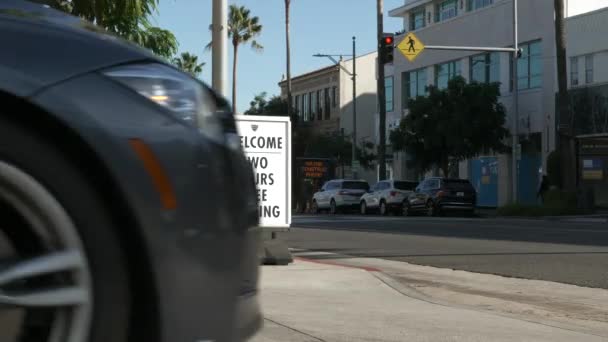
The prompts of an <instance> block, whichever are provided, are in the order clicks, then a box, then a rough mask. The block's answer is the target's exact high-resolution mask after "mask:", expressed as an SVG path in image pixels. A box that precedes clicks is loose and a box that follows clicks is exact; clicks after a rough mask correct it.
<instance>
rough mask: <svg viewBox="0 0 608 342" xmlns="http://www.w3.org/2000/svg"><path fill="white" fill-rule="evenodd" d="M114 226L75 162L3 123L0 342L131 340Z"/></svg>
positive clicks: (126, 288) (122, 267) (0, 125)
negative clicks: (129, 338) (0, 311)
mask: <svg viewBox="0 0 608 342" xmlns="http://www.w3.org/2000/svg"><path fill="white" fill-rule="evenodd" d="M114 225H115V222H113V220H112V219H111V216H110V215H109V214H108V210H107V209H106V207H105V206H104V205H103V203H102V202H101V200H100V199H99V198H98V196H97V193H96V191H95V190H94V189H93V187H91V186H90V183H89V182H87V180H86V179H85V178H84V177H83V176H82V174H81V173H80V172H79V171H78V169H77V168H76V167H75V165H74V164H72V163H71V162H70V161H68V160H67V159H66V158H64V157H63V155H62V154H61V152H59V150H58V149H56V148H52V147H50V144H49V143H48V141H46V140H44V139H42V138H40V137H39V136H38V135H36V134H32V133H30V132H29V131H28V130H27V129H25V128H23V127H21V126H20V125H17V124H13V123H11V122H8V121H6V120H1V119H0V308H1V309H0V310H2V311H3V314H2V315H0V326H2V329H1V330H0V340H2V341H7V342H17V341H18V342H33V341H40V342H45V341H49V342H54V341H61V342H82V341H88V342H102V341H103V342H105V341H117V342H125V341H127V340H128V332H129V318H130V310H131V308H130V292H129V281H128V273H127V267H126V260H127V259H126V258H125V256H124V253H123V250H122V248H121V245H120V243H119V239H118V238H117V235H116V233H115V231H114Z"/></svg>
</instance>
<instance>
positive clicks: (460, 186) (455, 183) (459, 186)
mask: <svg viewBox="0 0 608 342" xmlns="http://www.w3.org/2000/svg"><path fill="white" fill-rule="evenodd" d="M443 186H444V188H446V189H448V190H452V191H473V190H474V189H473V186H472V185H471V183H470V182H469V181H468V180H462V179H448V180H444V181H443Z"/></svg>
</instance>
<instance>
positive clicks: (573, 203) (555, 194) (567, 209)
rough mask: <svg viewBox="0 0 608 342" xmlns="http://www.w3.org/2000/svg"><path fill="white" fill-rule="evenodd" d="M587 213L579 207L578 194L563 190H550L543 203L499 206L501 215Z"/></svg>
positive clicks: (537, 215) (535, 215)
mask: <svg viewBox="0 0 608 342" xmlns="http://www.w3.org/2000/svg"><path fill="white" fill-rule="evenodd" d="M580 214H586V213H585V212H584V211H583V210H581V209H578V205H577V199H576V194H575V193H571V192H566V191H561V190H549V191H547V193H546V194H545V203H543V205H523V204H516V203H511V204H507V205H505V206H503V207H500V208H498V215H500V216H527V217H540V216H564V215H580Z"/></svg>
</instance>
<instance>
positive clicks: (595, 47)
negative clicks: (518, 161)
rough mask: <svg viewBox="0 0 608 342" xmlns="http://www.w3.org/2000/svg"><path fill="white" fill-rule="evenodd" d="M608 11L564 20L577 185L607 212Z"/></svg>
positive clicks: (607, 9)
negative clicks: (574, 136) (574, 138)
mask: <svg viewBox="0 0 608 342" xmlns="http://www.w3.org/2000/svg"><path fill="white" fill-rule="evenodd" d="M606 37H608V8H603V9H600V10H596V11H593V12H589V13H585V14H581V15H577V16H573V17H570V18H567V19H566V44H567V53H566V54H567V57H568V87H569V91H568V95H569V108H570V113H569V118H571V120H569V123H570V125H572V128H573V131H574V134H575V135H576V138H577V139H576V142H577V160H578V161H579V162H578V165H577V166H578V172H577V185H578V188H579V189H582V190H584V189H589V190H590V191H591V192H592V193H593V195H594V196H593V197H594V199H595V205H597V206H599V207H603V208H608V39H606Z"/></svg>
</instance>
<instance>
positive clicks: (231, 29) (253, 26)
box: [228, 5, 264, 108]
mask: <svg viewBox="0 0 608 342" xmlns="http://www.w3.org/2000/svg"><path fill="white" fill-rule="evenodd" d="M250 14H251V11H250V10H249V9H247V8H245V6H241V7H239V6H237V5H230V10H229V12H228V38H229V39H230V40H231V41H232V47H233V48H234V50H233V53H234V58H233V61H232V105H233V106H234V108H236V79H237V77H236V74H237V73H236V66H237V62H238V51H239V45H241V44H247V43H250V44H251V48H253V49H254V50H256V51H261V50H262V49H264V48H263V47H262V45H260V44H258V42H257V41H255V39H254V38H255V37H257V36H259V35H260V33H262V25H261V24H260V18H258V17H251V16H250Z"/></svg>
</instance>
